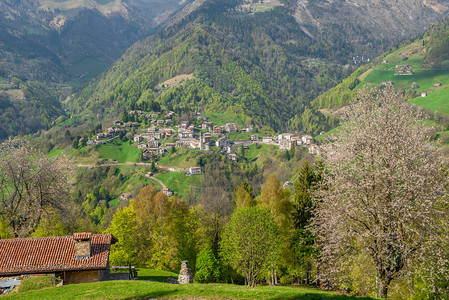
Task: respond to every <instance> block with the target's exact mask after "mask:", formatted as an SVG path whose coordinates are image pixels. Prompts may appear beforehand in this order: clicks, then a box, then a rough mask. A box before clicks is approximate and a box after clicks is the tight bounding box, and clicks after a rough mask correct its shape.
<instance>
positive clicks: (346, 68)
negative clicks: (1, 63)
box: [69, 0, 439, 134]
mask: <svg viewBox="0 0 449 300" xmlns="http://www.w3.org/2000/svg"><path fill="white" fill-rule="evenodd" d="M300 5H301V4H300V3H299V4H298V3H294V2H291V1H283V2H279V1H268V2H267V3H265V4H260V3H258V2H257V1H245V2H242V1H239V0H226V1H214V0H211V1H206V2H205V4H204V5H202V6H201V8H200V9H198V10H196V11H195V12H194V13H192V14H191V15H190V16H189V17H188V18H186V19H185V20H184V21H183V22H181V23H179V24H177V25H175V26H172V27H170V28H168V29H166V30H164V31H162V32H161V33H159V34H157V35H155V36H151V37H149V38H147V39H145V40H143V41H140V42H138V43H136V44H135V45H134V46H132V47H131V48H130V49H129V50H128V51H127V52H126V53H125V55H124V56H123V57H122V58H121V59H120V60H118V61H117V62H116V63H115V64H114V66H112V67H111V68H110V70H109V71H108V72H107V73H106V74H104V75H102V76H101V78H99V79H98V80H96V81H94V82H92V83H91V84H90V86H89V87H88V88H87V89H85V90H84V91H83V92H82V93H81V94H80V95H78V97H76V98H75V100H74V101H73V102H71V103H69V105H70V106H71V108H72V109H73V110H74V111H79V112H81V111H83V112H86V111H87V110H88V111H91V112H93V114H92V115H97V116H100V118H103V117H106V118H108V117H109V118H110V117H116V116H118V115H119V114H120V113H121V111H123V109H125V108H126V109H132V108H136V107H139V104H140V103H142V102H152V101H156V102H158V103H159V104H161V105H163V106H166V107H170V108H183V107H189V108H192V109H200V110H202V111H204V112H224V113H229V114H240V115H246V116H247V117H249V118H250V119H252V120H253V121H254V122H255V123H257V124H258V125H261V126H270V127H272V128H273V129H275V130H286V129H289V130H294V131H303V132H310V133H314V134H316V133H318V132H320V131H322V130H327V129H329V128H330V127H332V126H333V125H335V120H334V119H333V118H332V117H327V116H324V115H322V114H321V113H320V112H319V111H317V110H316V109H314V108H312V107H310V105H309V103H310V101H311V100H312V99H314V98H316V97H317V96H318V95H320V94H321V93H322V92H324V91H326V90H328V89H329V88H331V87H333V86H335V85H336V84H337V83H338V82H340V81H341V80H342V79H343V78H345V77H347V76H348V75H349V74H350V73H351V72H352V71H353V70H354V67H351V66H350V65H353V55H356V54H363V53H364V51H365V50H364V49H368V48H370V49H373V53H377V54H380V52H381V51H382V50H383V49H385V48H387V47H389V46H390V45H392V44H393V43H394V41H397V40H398V39H403V38H404V35H397V34H391V35H389V37H388V38H387V37H384V38H378V37H377V36H376V35H371V34H369V33H368V31H364V29H363V28H365V27H358V28H359V29H358V30H356V31H354V30H352V31H351V32H355V33H357V34H361V31H364V34H365V35H366V36H365V37H366V38H363V39H361V38H362V36H359V38H351V39H348V38H346V37H345V34H346V33H347V32H348V30H346V29H345V28H344V27H340V26H330V25H329V24H326V25H323V26H324V27H320V30H314V31H313V34H311V31H309V30H307V28H306V27H304V26H303V25H304V24H303V23H304V22H305V21H304V20H302V19H301V20H302V21H301V20H299V19H298V18H299V17H298V14H297V13H298V9H299V8H298V7H299V6H300ZM401 5H405V4H403V3H402V2H401V3H398V4H397V5H396V6H398V7H400V6H401ZM410 5H411V6H412V8H413V9H414V10H416V9H419V7H420V6H419V5H417V3H415V2H413V4H410ZM307 8H308V9H309V11H312V12H313V13H315V14H316V13H318V12H319V11H320V9H321V10H322V11H323V13H324V14H325V15H326V16H327V17H331V10H327V9H324V8H323V7H321V6H320V5H315V4H313V5H312V4H310V5H309V6H307ZM431 11H432V10H426V11H425V16H426V18H427V19H426V20H427V21H424V20H420V22H424V23H426V22H431V21H430V19H432V18H434V19H435V20H436V19H438V16H439V14H438V13H436V12H435V11H433V13H434V14H433V15H432V13H431ZM370 13H372V11H371V10H370V11H369V12H367V14H370ZM373 13H378V11H377V10H374V11H373ZM312 15H313V14H312ZM430 16H433V17H430ZM390 17H391V16H385V18H386V19H388V20H390ZM317 20H318V19H316V20H315V21H317ZM309 21H310V22H312V20H309ZM315 21H313V22H315ZM340 21H341V20H338V21H336V22H337V23H336V24H339V22H340ZM313 22H312V23H313ZM353 23H354V24H353ZM418 23H419V22H418ZM357 24H358V23H357ZM357 24H356V22H355V21H354V22H352V21H351V22H350V25H348V26H350V27H351V26H352V27H351V28H355V27H357V26H358V25H357ZM410 24H411V25H410V28H413V32H417V30H418V29H416V27H415V25H416V24H415V23H410ZM354 26H355V27H354ZM324 28H326V29H324ZM311 30H312V29H311ZM420 30H422V27H421V29H420ZM355 33H354V34H355ZM412 35H413V34H412V33H410V36H412ZM177 76H184V77H186V78H189V80H186V81H185V82H184V83H183V84H180V85H179V84H177V85H166V84H163V83H164V82H166V81H167V80H169V81H170V79H172V78H176V77H177Z"/></svg>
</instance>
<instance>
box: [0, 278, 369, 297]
mask: <svg viewBox="0 0 449 300" xmlns="http://www.w3.org/2000/svg"><path fill="white" fill-rule="evenodd" d="M6 298H8V299H151V298H157V299H175V298H176V299H267V300H270V299H312V300H314V299H317V300H318V299H333V300H339V299H370V298H357V297H350V296H345V295H341V294H337V293H332V292H325V291H322V290H319V289H316V288H311V287H302V286H258V287H255V288H249V287H247V286H241V285H232V284H198V283H194V284H168V283H161V282H151V281H139V280H137V281H134V280H126V281H123V280H119V281H102V282H95V283H81V284H69V285H63V286H61V287H52V288H46V289H44V290H39V291H28V292H24V293H11V294H10V295H8V296H6Z"/></svg>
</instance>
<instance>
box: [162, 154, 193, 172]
mask: <svg viewBox="0 0 449 300" xmlns="http://www.w3.org/2000/svg"><path fill="white" fill-rule="evenodd" d="M195 163H196V162H195ZM195 163H194V162H193V161H191V160H190V156H189V153H175V154H172V155H168V156H164V157H162V158H161V159H160V160H159V162H158V164H160V165H161V166H164V167H176V168H184V169H187V168H190V167H192V165H195Z"/></svg>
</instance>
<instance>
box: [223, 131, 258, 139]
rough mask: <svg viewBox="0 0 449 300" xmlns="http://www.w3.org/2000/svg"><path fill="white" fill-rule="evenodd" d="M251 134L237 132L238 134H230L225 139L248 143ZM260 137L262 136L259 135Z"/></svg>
mask: <svg viewBox="0 0 449 300" xmlns="http://www.w3.org/2000/svg"><path fill="white" fill-rule="evenodd" d="M253 134H256V133H253V132H239V133H230V134H228V135H227V138H228V139H230V140H231V141H249V140H250V138H251V136H252V135H253ZM258 135H259V134H258ZM259 136H262V135H259Z"/></svg>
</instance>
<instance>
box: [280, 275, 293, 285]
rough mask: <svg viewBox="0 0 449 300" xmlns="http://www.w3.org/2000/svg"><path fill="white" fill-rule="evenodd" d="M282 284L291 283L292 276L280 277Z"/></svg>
mask: <svg viewBox="0 0 449 300" xmlns="http://www.w3.org/2000/svg"><path fill="white" fill-rule="evenodd" d="M280 282H281V284H291V283H292V278H291V277H290V276H287V275H284V276H282V277H281V279H280Z"/></svg>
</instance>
